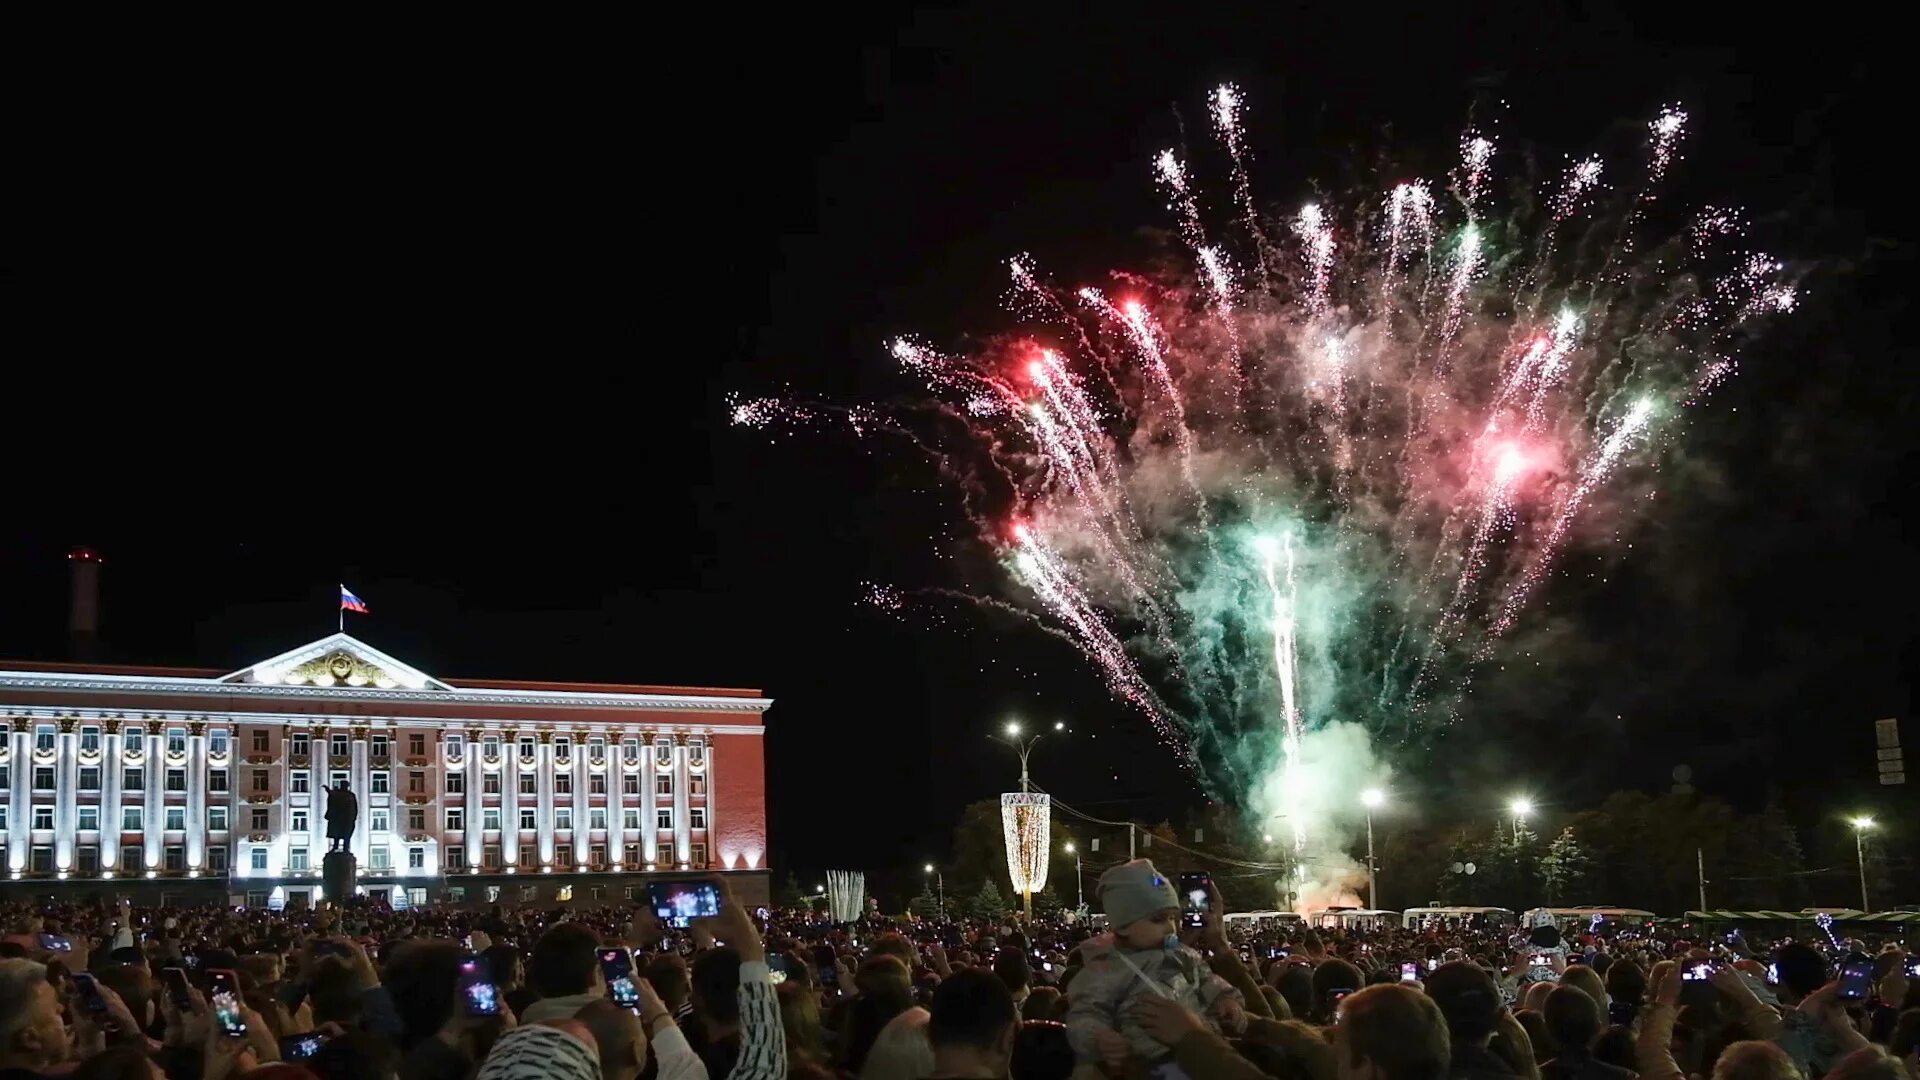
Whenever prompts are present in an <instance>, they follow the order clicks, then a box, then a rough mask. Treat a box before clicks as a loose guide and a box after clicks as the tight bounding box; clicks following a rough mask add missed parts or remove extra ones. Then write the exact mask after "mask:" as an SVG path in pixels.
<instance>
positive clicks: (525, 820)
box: [520, 810, 538, 829]
mask: <svg viewBox="0 0 1920 1080" xmlns="http://www.w3.org/2000/svg"><path fill="white" fill-rule="evenodd" d="M520 827H521V828H522V829H532V828H537V827H538V823H536V822H535V821H534V819H533V811H531V810H522V811H520Z"/></svg>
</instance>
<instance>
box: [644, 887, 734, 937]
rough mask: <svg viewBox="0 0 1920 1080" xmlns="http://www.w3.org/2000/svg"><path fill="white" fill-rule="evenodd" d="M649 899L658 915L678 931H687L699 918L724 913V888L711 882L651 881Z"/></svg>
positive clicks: (655, 914)
mask: <svg viewBox="0 0 1920 1080" xmlns="http://www.w3.org/2000/svg"><path fill="white" fill-rule="evenodd" d="M647 900H648V902H649V903H650V904H652V906H653V914H654V916H655V917H656V918H658V919H659V920H660V921H661V922H663V923H666V924H667V925H668V926H671V927H673V928H674V929H676V930H685V929H686V928H687V927H688V926H690V925H692V923H693V920H695V919H703V918H709V917H711V916H714V915H718V914H720V886H719V885H718V884H716V883H715V882H713V881H711V880H707V879H701V880H696V881H650V882H648V883H647Z"/></svg>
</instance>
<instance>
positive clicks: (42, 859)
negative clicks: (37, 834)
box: [27, 847, 53, 874]
mask: <svg viewBox="0 0 1920 1080" xmlns="http://www.w3.org/2000/svg"><path fill="white" fill-rule="evenodd" d="M27 868H28V869H29V870H31V871H33V872H34V873H36V874H51V873H53V849H52V848H50V847H37V848H34V849H33V861H32V862H31V863H29V864H28V866H27Z"/></svg>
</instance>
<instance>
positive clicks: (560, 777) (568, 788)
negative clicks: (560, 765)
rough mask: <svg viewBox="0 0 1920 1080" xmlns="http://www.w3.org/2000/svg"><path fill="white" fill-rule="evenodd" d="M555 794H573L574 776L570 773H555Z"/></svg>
mask: <svg viewBox="0 0 1920 1080" xmlns="http://www.w3.org/2000/svg"><path fill="white" fill-rule="evenodd" d="M553 793H554V794H555V795H571V794H573V774H572V773H570V772H563V773H554V774H553Z"/></svg>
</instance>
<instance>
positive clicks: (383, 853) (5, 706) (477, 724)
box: [0, 634, 772, 905]
mask: <svg viewBox="0 0 1920 1080" xmlns="http://www.w3.org/2000/svg"><path fill="white" fill-rule="evenodd" d="M771 704H772V702H771V701H769V700H768V699H767V698H765V697H762V696H761V695H760V692H759V691H757V690H720V689H703V688H689V687H660V686H624V685H620V686H614V685H602V684H587V683H547V682H505V681H497V680H463V681H461V682H460V683H458V684H457V685H455V684H452V683H447V682H443V681H441V680H439V679H436V678H433V677H432V676H430V675H427V674H426V673H424V672H421V671H418V670H416V669H414V668H412V667H409V666H408V665H406V664H404V663H402V662H400V661H399V660H396V659H395V658H393V657H391V656H388V655H386V654H385V653H382V652H381V651H379V650H378V649H375V648H373V647H371V646H369V645H367V644H365V643H364V642H361V641H359V640H357V639H355V638H353V637H351V636H349V635H346V634H335V635H332V636H330V637H327V638H324V639H322V640H320V641H316V642H313V643H312V644H310V645H306V646H303V647H301V648H299V649H295V650H293V651H291V652H288V653H284V654H282V655H280V656H276V657H273V658H272V659H270V660H263V661H261V662H260V663H257V664H254V665H252V666H250V667H247V668H243V669H241V670H240V671H236V672H232V673H226V674H223V673H220V672H215V671H193V670H181V669H170V668H135V667H114V666H98V665H74V664H17V663H4V662H0V840H4V844H5V865H4V868H3V869H0V895H5V894H6V893H7V892H17V891H19V890H25V891H27V892H29V893H31V894H35V895H43V894H52V895H68V894H73V895H77V894H84V893H87V892H105V891H111V892H115V893H129V894H132V895H134V896H136V897H142V898H145V899H149V900H159V899H162V898H165V899H168V900H177V901H179V902H182V903H186V902H199V901H203V900H211V899H216V898H217V899H228V898H232V899H233V901H234V902H236V903H250V904H256V905H278V904H280V903H289V904H299V903H310V902H313V901H315V900H318V899H321V896H320V893H321V884H320V866H321V860H322V858H323V857H324V856H325V854H326V851H327V847H328V841H327V838H326V805H327V789H329V788H331V787H333V786H334V785H335V784H336V783H338V782H340V781H342V780H345V781H346V782H347V783H348V785H349V787H350V788H351V789H352V790H353V792H354V794H355V796H356V797H357V798H358V799H359V803H360V818H359V824H358V826H357V828H356V830H355V832H354V836H353V840H352V842H351V846H352V850H353V853H354V854H355V856H357V858H358V861H359V867H360V885H361V888H362V889H363V890H364V891H365V892H366V893H367V894H368V895H369V896H374V897H378V898H381V899H385V900H387V901H388V902H391V903H395V904H405V903H422V902H437V901H452V902H469V903H486V902H490V901H494V900H501V899H508V900H519V901H534V900H571V901H574V902H578V903H583V904H591V903H594V902H596V901H604V902H608V903H612V902H617V901H622V900H625V899H626V898H628V897H630V896H631V897H642V896H644V891H643V888H642V886H643V884H644V882H645V881H646V880H647V879H648V877H649V876H662V877H693V876H701V875H715V874H718V875H724V876H725V877H727V878H728V879H729V881H730V883H731V885H732V887H733V890H734V893H735V895H737V896H739V897H740V898H741V899H742V900H743V901H747V902H749V903H765V902H766V898H767V893H768V874H767V845H766V772H765V764H764V760H763V757H762V752H761V735H762V732H763V731H764V728H763V726H762V714H764V712H765V711H766V709H767V708H768V707H769V706H770V705H771Z"/></svg>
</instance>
